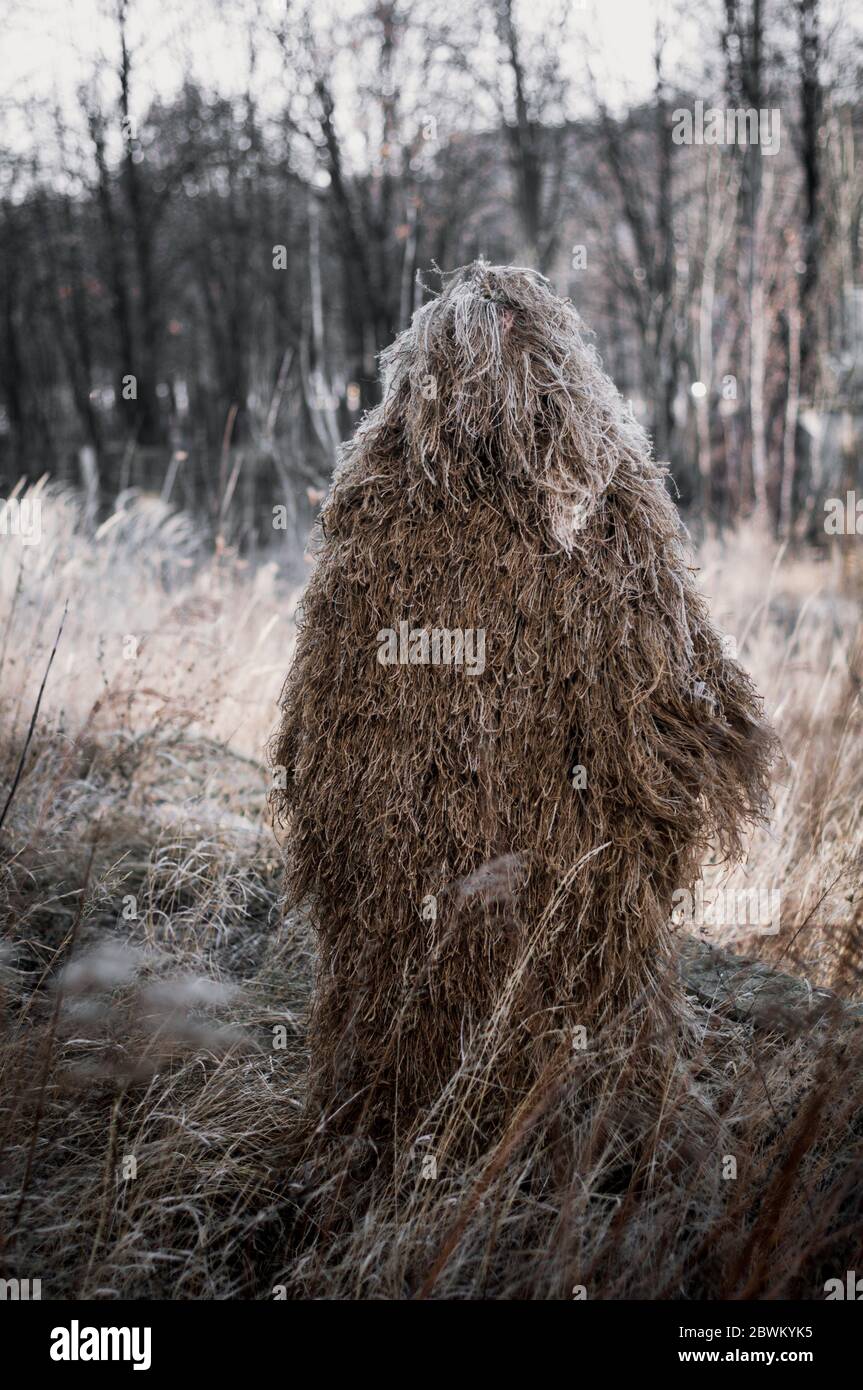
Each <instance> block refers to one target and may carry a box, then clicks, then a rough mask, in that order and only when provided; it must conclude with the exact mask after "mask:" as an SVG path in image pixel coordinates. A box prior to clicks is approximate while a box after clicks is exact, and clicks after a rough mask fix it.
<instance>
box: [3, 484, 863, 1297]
mask: <svg viewBox="0 0 863 1390" xmlns="http://www.w3.org/2000/svg"><path fill="white" fill-rule="evenodd" d="M41 497H42V530H43V536H42V540H41V542H40V543H39V544H38V545H32V546H27V545H24V544H22V542H21V540H20V538H17V537H4V538H2V540H0V705H2V725H0V728H2V747H0V757H2V764H3V768H2V793H0V811H2V803H4V802H6V800H7V797H8V794H9V789H10V788H11V787H12V785H13V782H14V780H15V777H16V772H17V770H18V767H19V763H20V761H21V758H22V753H23V752H24V751H25V749H26V757H25V759H24V763H23V768H22V770H21V776H20V780H19V781H18V784H17V787H16V788H15V791H14V795H13V797H12V799H11V802H9V804H8V809H7V811H6V814H5V821H4V823H3V826H2V832H0V863H2V877H0V914H2V919H3V942H2V947H0V951H1V952H2V954H0V991H2V1008H3V1016H2V1052H0V1059H2V1060H0V1065H2V1113H0V1132H2V1139H0V1145H2V1160H0V1161H2V1169H1V1170H0V1178H2V1189H0V1227H2V1229H3V1231H5V1237H4V1239H3V1269H2V1274H3V1275H5V1276H6V1277H18V1278H28V1277H29V1278H31V1279H32V1278H41V1280H42V1291H43V1297H44V1298H50V1297H59V1298H66V1297H74V1296H79V1297H91V1298H118V1297H158V1298H231V1297H244V1298H267V1299H268V1298H273V1297H281V1296H286V1297H357V1296H361V1297H373V1298H403V1297H411V1296H429V1297H458V1298H478V1297H486V1298H488V1297H492V1298H510V1297H528V1298H556V1297H572V1296H573V1291H575V1296H579V1294H580V1291H581V1290H584V1293H585V1294H586V1296H587V1297H589V1298H635V1297H642V1298H673V1297H687V1298H730V1297H740V1296H748V1297H758V1298H770V1297H782V1296H796V1297H804V1298H821V1297H823V1296H824V1295H823V1285H824V1282H825V1280H826V1279H828V1278H830V1277H834V1276H837V1275H838V1276H840V1277H844V1273H845V1271H846V1270H847V1269H853V1268H854V1267H855V1266H854V1259H855V1257H856V1253H859V1249H860V1245H861V1239H863V1080H861V1076H863V1071H861V1067H860V1053H861V1046H863V1038H861V1036H860V1035H861V1034H863V1029H858V1028H854V1027H853V1026H850V1025H849V1026H845V1025H843V1024H841V1023H840V1022H839V1020H838V1019H837V1018H833V1017H832V1015H829V1014H828V1015H827V1016H826V1017H822V1018H821V1019H820V1021H818V1022H815V1021H813V1019H812V1018H808V1019H807V1018H804V1019H803V1020H802V1021H801V1020H799V1019H798V1020H796V1021H795V1020H794V1019H789V1018H788V1017H787V1016H783V1015H782V1011H781V1010H777V1012H776V1014H775V1017H771V1016H765V1015H764V1014H763V1012H762V1016H760V1017H759V1019H758V1020H757V1021H755V1020H754V1018H753V1017H751V1016H746V1015H745V1014H743V1015H741V1014H739V1013H738V1014H737V1015H735V1013H734V1011H733V1010H732V1011H729V1010H728V1009H727V1008H726V1007H724V1006H723V1005H722V1003H721V1001H719V1000H717V1001H716V1003H715V1004H711V1003H710V1001H709V1000H705V998H703V997H696V995H695V994H694V993H693V995H692V997H691V999H690V1007H691V1018H690V1033H691V1037H690V1039H689V1042H688V1045H687V1047H686V1048H681V1047H677V1046H670V1045H669V1046H668V1047H667V1049H666V1051H667V1059H668V1060H667V1079H666V1084H665V1087H664V1090H663V1093H662V1094H661V1095H660V1096H657V1095H656V1094H654V1093H651V1094H642V1092H641V1090H640V1087H639V1074H640V1068H639V1057H638V1050H637V1048H636V1049H633V1050H631V1051H630V1052H629V1053H628V1054H627V1055H623V1056H616V1055H615V1052H614V1048H615V1044H614V1040H613V1039H609V1040H606V1046H605V1049H604V1051H603V1049H602V1048H600V1049H599V1053H598V1054H597V1055H594V1054H592V1053H591V1054H588V1055H587V1056H586V1057H584V1058H583V1059H581V1061H580V1062H579V1064H578V1065H579V1066H580V1067H581V1068H582V1074H581V1077H580V1079H579V1080H578V1082H577V1083H576V1082H574V1083H573V1085H571V1086H567V1087H564V1088H560V1087H558V1088H557V1089H556V1090H555V1091H554V1093H553V1094H551V1095H549V1096H548V1097H545V1098H544V1099H543V1103H542V1105H541V1106H540V1107H538V1108H537V1107H533V1109H532V1110H525V1111H524V1112H519V1114H518V1115H517V1116H516V1118H515V1122H514V1124H513V1126H512V1127H511V1129H510V1131H508V1132H507V1134H506V1135H505V1136H504V1137H503V1139H502V1140H501V1142H500V1143H499V1144H498V1145H497V1146H496V1147H495V1148H494V1149H493V1150H492V1151H490V1152H480V1153H477V1154H476V1156H475V1157H474V1158H472V1159H471V1160H470V1161H469V1162H468V1161H465V1162H459V1161H457V1160H456V1159H455V1158H453V1160H452V1161H451V1162H447V1154H453V1155H455V1154H456V1153H457V1152H458V1144H457V1143H456V1138H457V1136H458V1134H459V1132H460V1131H462V1130H464V1129H465V1128H466V1127H468V1126H469V1124H470V1115H469V1105H465V1102H464V1092H463V1091H462V1092H460V1093H459V1094H460V1095H461V1097H462V1099H461V1100H460V1101H459V1105H458V1107H456V1106H455V1105H453V1106H451V1107H450V1109H449V1111H446V1110H445V1108H444V1110H443V1111H442V1112H441V1115H439V1116H438V1117H437V1121H436V1125H437V1128H436V1134H437V1135H438V1138H439V1141H440V1142H438V1143H436V1149H435V1152H436V1153H437V1154H438V1156H439V1157H438V1164H437V1174H436V1176H434V1177H431V1176H428V1175H427V1169H428V1165H427V1164H424V1163H423V1159H424V1157H427V1155H428V1137H427V1136H424V1135H422V1134H417V1135H416V1136H415V1142H414V1143H413V1144H411V1145H410V1146H408V1148H407V1149H406V1150H405V1151H404V1152H399V1153H396V1154H393V1155H391V1156H389V1157H390V1158H391V1160H392V1161H391V1162H387V1163H386V1164H382V1165H379V1166H378V1167H375V1165H374V1164H373V1163H370V1162H369V1161H368V1156H367V1155H366V1156H365V1157H364V1158H363V1160H362V1161H360V1162H358V1161H357V1156H356V1155H355V1154H351V1153H349V1152H348V1153H345V1152H344V1151H341V1150H339V1149H337V1148H336V1147H334V1146H333V1145H332V1144H330V1143H329V1142H328V1141H327V1137H326V1136H325V1135H319V1134H314V1133H312V1134H311V1135H310V1134H309V1133H308V1132H307V1131H306V1130H304V1129H303V1128H302V1127H301V1126H300V1125H299V1123H298V1118H299V1115H300V1112H301V1109H302V1098H303V1086H304V1072H305V1066H306V1058H305V1052H304V1035H305V1017H306V1011H307V1005H308V999H309V994H310V989H311V983H312V979H313V970H314V943H313V942H312V941H311V940H310V938H309V934H308V932H307V930H306V928H305V926H304V923H303V922H302V921H301V920H299V919H296V918H293V917H288V918H285V916H284V914H283V912H282V910H281V906H280V879H281V859H280V852H279V849H278V846H277V844H276V842H275V839H274V836H273V833H272V830H271V828H270V825H269V822H268V819H267V813H266V793H267V788H268V774H267V769H266V762H265V752H264V750H265V744H266V741H267V738H268V736H269V734H270V732H271V730H272V727H273V724H274V721H275V713H276V705H275V702H276V699H277V697H278V693H279V690H280V687H281V682H282V678H283V676H284V673H285V670H286V668H287V666H288V663H289V661H290V656H291V647H292V636H293V614H294V612H295V609H296V604H297V601H298V599H299V597H300V594H301V585H302V573H303V562H302V558H301V557H300V556H298V555H297V553H296V551H295V550H292V551H291V553H290V554H288V553H287V552H284V553H282V552H279V551H277V550H274V551H273V553H272V556H271V557H268V558H266V559H265V560H263V561H260V562H251V561H247V560H245V559H242V558H240V557H239V556H238V555H237V554H235V553H233V552H232V551H231V549H230V548H229V547H227V546H225V545H216V546H215V548H214V546H213V544H212V542H210V541H207V540H205V538H204V536H203V535H202V534H200V533H199V532H198V530H197V529H196V527H195V524H194V523H193V521H191V520H190V519H189V518H188V517H184V516H181V515H176V514H172V513H171V512H170V511H169V510H168V509H167V508H165V507H164V506H162V504H161V503H160V502H159V501H158V500H156V499H154V498H149V497H137V498H136V497H130V498H128V499H126V501H125V503H124V505H123V506H122V507H121V508H119V509H118V510H117V511H116V512H115V514H114V515H113V516H111V517H110V518H109V519H108V520H107V521H106V522H105V523H104V524H102V525H101V526H100V527H99V529H98V531H97V532H96V533H95V534H94V532H93V530H92V528H91V527H89V526H88V525H87V523H86V521H85V519H84V517H83V516H82V514H81V511H80V508H79V505H78V503H77V502H76V499H75V498H74V496H72V495H71V494H68V493H63V492H60V491H57V490H52V489H51V488H50V487H44V486H43V488H42V490H41ZM277 534H280V533H277ZM832 544H833V545H834V546H835V547H836V549H835V550H833V551H831V552H830V553H828V554H826V555H820V554H819V555H816V554H814V553H805V552H795V553H791V552H783V551H781V550H780V549H779V548H777V547H776V546H775V545H774V544H773V543H772V542H770V541H768V540H766V539H765V538H764V537H761V536H758V535H756V534H752V533H740V534H738V535H735V536H732V537H727V538H725V540H724V541H722V542H720V541H719V540H717V539H711V540H708V541H707V542H705V544H704V545H703V547H702V549H701V553H700V555H699V557H698V561H699V564H700V565H701V567H702V581H703V583H704V586H705V588H706V590H707V592H708V593H709V594H710V596H711V600H712V603H713V607H714V613H715V616H716V619H717V622H718V624H719V626H720V627H721V629H722V630H723V632H724V633H726V634H728V636H729V637H730V638H731V639H732V640H733V641H734V642H735V643H736V648H737V651H738V653H739V656H740V659H741V660H742V662H743V664H744V665H745V666H746V667H747V668H748V669H749V670H750V671H751V672H752V674H753V676H754V677H755V679H756V681H757V683H758V684H759V686H760V688H761V689H762V690H763V691H764V693H765V697H766V703H767V707H768V710H769V712H770V713H771V715H772V717H773V719H774V721H775V723H776V726H777V728H778V731H779V733H780V736H781V738H782V741H783V746H784V753H785V762H784V765H783V766H781V767H780V768H779V769H778V770H777V785H776V791H775V798H776V801H775V814H774V816H773V819H772V821H771V824H770V827H769V828H768V829H766V830H764V831H762V832H759V833H758V834H757V835H756V837H755V838H754V840H753V843H752V846H751V853H750V855H749V858H748V861H747V862H746V864H745V865H743V866H741V867H740V868H738V869H736V870H735V871H734V874H733V876H732V878H731V880H730V883H731V885H732V886H735V885H736V886H751V885H753V884H754V885H756V886H759V887H770V888H779V889H781V894H782V916H781V929H780V931H779V933H778V934H777V935H775V936H769V937H768V936H759V937H756V938H753V939H742V940H735V941H734V943H733V948H734V950H736V951H738V952H745V953H746V954H748V955H752V956H760V957H761V958H762V959H765V960H770V961H772V962H775V963H776V965H777V966H778V968H780V969H781V970H782V971H784V972H787V973H789V974H794V975H797V976H799V977H801V978H805V979H806V980H808V981H809V982H810V983H811V985H812V986H813V987H814V986H824V987H829V988H832V989H834V990H836V991H837V992H838V993H839V994H840V995H841V996H843V997H844V998H846V999H859V998H860V997H861V989H863V967H861V960H863V952H861V929H860V924H861V884H860V868H861V817H863V764H861V759H860V755H859V740H860V723H861V713H863V712H861V705H860V689H861V678H863V650H861V645H860V633H861V628H860V616H861V610H860V600H861V596H863V580H861V571H860V569H859V567H858V565H857V560H856V556H855V553H854V544H855V540H854V538H853V537H849V538H835V539H833V540H832ZM64 609H65V610H66V613H65V620H64V618H63V615H64ZM61 621H62V622H63V628H62V634H61V636H60V640H59V643H58V644H57V650H56V654H55V655H54V658H53V662H52V664H51V667H50V673H49V675H48V680H47V683H46V686H45V691H44V695H43V697H42V700H41V707H40V709H39V714H38V718H37V720H36V723H35V728H34V731H33V735H32V738H31V739H30V741H29V744H28V730H29V727H30V724H31V719H32V717H33V713H34V709H35V707H36V703H37V699H38V696H39V687H40V683H41V682H42V679H43V677H44V675H45V672H46V668H47V667H48V664H49V659H50V657H51V652H52V648H53V647H54V644H55V639H56V638H57V633H58V630H59V629H60V626H61ZM641 1045H642V1046H645V1047H651V1048H654V1049H655V1048H657V1047H659V1046H662V1040H657V1039H645V1040H643V1043H642V1044H641ZM610 1057H611V1058H612V1059H613V1062H614V1064H613V1065H611V1066H609V1064H608V1063H609V1058H610ZM591 1069H593V1072H592V1073H591ZM582 1082H583V1083H584V1084H581V1083H582ZM587 1096H590V1100H589V1101H588V1100H587V1099H585V1097H587ZM441 1136H442V1137H441ZM729 1158H733V1159H734V1160H735V1165H736V1176H731V1175H730V1169H731V1168H733V1167H734V1166H735V1165H729V1163H728V1162H727V1160H728V1159H729ZM424 1170H426V1171H424Z"/></svg>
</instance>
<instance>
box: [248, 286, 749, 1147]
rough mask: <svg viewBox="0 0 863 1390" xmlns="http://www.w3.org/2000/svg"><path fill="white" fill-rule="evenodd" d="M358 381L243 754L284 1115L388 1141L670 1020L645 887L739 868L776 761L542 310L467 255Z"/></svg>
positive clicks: (659, 480) (586, 350)
mask: <svg viewBox="0 0 863 1390" xmlns="http://www.w3.org/2000/svg"><path fill="white" fill-rule="evenodd" d="M382 361H383V366H384V393H383V400H382V403H381V404H380V405H379V406H377V407H376V408H375V409H373V410H371V411H370V412H369V413H368V414H367V415H366V416H365V418H364V419H363V421H362V422H361V424H360V425H359V427H358V429H357V431H356V434H355V436H354V438H353V439H352V440H351V441H350V442H349V443H348V444H347V445H346V446H345V447H344V450H343V454H342V457H341V459H340V462H339V466H338V468H337V470H336V473H335V476H334V479H333V484H332V487H331V490H330V493H329V496H328V498H327V500H326V503H325V505H324V507H323V511H322V516H321V533H322V534H321V544H320V549H319V554H318V557H317V563H316V568H315V570H314V573H313V576H312V578H311V580H310V583H309V585H308V589H307V591H306V594H305V599H304V604H303V612H302V615H301V621H300V627H299V633H298V639H297V646H296V653H295V656H294V660H293V664H292V667H291V670H290V671H289V673H288V677H287V680H286V683H285V687H284V691H283V695H282V718H281V725H280V728H279V730H278V732H277V734H276V735H275V737H274V740H273V745H272V751H271V756H272V760H273V762H274V764H275V766H276V772H277V778H276V781H275V785H276V787H277V790H276V792H275V793H274V800H275V812H276V818H277V820H279V821H280V822H281V823H283V824H285V825H286V826H287V836H286V850H287V881H288V890H289V898H290V900H291V901H292V902H293V903H294V904H296V905H304V906H305V908H306V910H307V911H308V913H309V915H310V919H311V923H312V926H313V928H314V931H315V933H316V936H317V940H318V946H319V963H318V973H317V983H316V992H315V999H314V1004H313V1012H312V1018H311V1063H312V1066H311V1086H310V1106H311V1107H312V1111H313V1113H314V1114H315V1115H316V1116H317V1117H318V1121H319V1122H320V1120H321V1118H322V1117H323V1118H324V1119H325V1120H326V1119H327V1117H329V1122H330V1123H332V1124H334V1125H348V1126H354V1128H355V1129H362V1130H363V1131H364V1132H368V1133H375V1134H378V1135H380V1134H391V1133H392V1132H393V1127H394V1126H397V1127H399V1128H401V1126H402V1124H403V1123H404V1124H406V1125H410V1124H412V1123H413V1122H415V1121H417V1122H420V1123H421V1122H422V1120H421V1119H420V1117H422V1116H425V1115H427V1114H428V1113H429V1109H430V1107H434V1105H435V1103H436V1101H437V1100H438V1098H439V1097H441V1096H442V1095H443V1094H444V1093H445V1092H447V1088H449V1092H448V1093H449V1094H454V1093H455V1092H454V1091H453V1088H454V1087H455V1088H456V1091H457V1088H458V1085H459V1084H460V1082H459V1078H461V1079H462V1081H463V1080H464V1078H465V1077H468V1078H469V1081H470V1086H471V1087H472V1089H470V1090H469V1094H470V1096H471V1100H470V1101H469V1102H468V1104H470V1105H473V1106H475V1107H476V1108H477V1112H478V1113H477V1115H476V1122H477V1125H478V1126H479V1128H480V1129H482V1128H483V1126H486V1127H488V1126H493V1125H494V1123H496V1117H497V1119H499V1118H500V1116H506V1115H509V1114H512V1113H513V1110H514V1108H515V1107H516V1106H517V1105H519V1104H522V1105H523V1104H525V1103H526V1101H525V1098H527V1099H528V1100H529V1098H530V1093H531V1088H535V1086H536V1084H537V1082H538V1081H539V1080H540V1078H541V1077H542V1076H543V1075H544V1074H546V1073H547V1069H548V1066H549V1064H550V1062H553V1059H554V1058H555V1057H557V1056H560V1057H565V1056H566V1055H567V1054H568V1055H569V1057H570V1060H571V1057H572V1043H571V1041H570V1039H571V1035H572V1034H573V1030H575V1029H585V1030H586V1031H587V1033H588V1034H594V1035H595V1034H596V1033H597V1031H598V1030H601V1029H602V1028H605V1027H607V1026H608V1025H609V1024H613V1023H614V1022H615V1020H618V1019H619V1020H624V1019H629V1020H635V1026H638V1023H637V1021H638V1020H639V1019H640V1018H642V1017H643V1014H644V1011H645V1010H647V1011H651V1010H653V1011H655V1012H657V1013H658V1014H661V1013H662V1011H663V1009H664V1010H665V1011H666V1018H668V1017H670V1018H671V1019H672V1028H673V1018H674V1007H673V1002H674V1001H673V996H674V989H673V986H672V985H670V984H669V983H668V971H667V959H668V956H669V953H670V933H671V926H670V920H669V919H670V913H671V909H672V895H673V893H674V891H675V889H680V888H690V887H691V886H692V885H693V883H694V881H695V880H696V879H697V877H698V873H699V861H700V859H701V857H702V856H703V854H704V852H705V850H706V849H707V848H708V846H710V845H715V846H718V847H721V850H722V851H724V853H725V854H726V855H728V856H739V855H740V853H741V852H742V845H741V835H742V833H743V830H744V828H745V826H746V824H747V822H752V821H754V820H756V819H759V818H761V817H763V815H764V813H765V807H766V805H767V804H768V803H767V778H768V771H769V766H770V762H771V759H772V756H773V747H774V740H773V735H772V733H771V731H770V729H769V727H768V726H767V724H766V723H765V720H764V717H763V713H762V710H761V706H760V701H759V698H758V696H757V694H756V691H755V690H754V688H753V686H752V683H751V682H750V680H749V678H748V676H747V675H746V674H745V672H744V671H743V670H742V669H741V667H740V666H739V665H738V664H737V662H736V661H734V660H732V659H730V658H729V656H728V655H726V653H725V651H724V649H723V642H722V639H721V637H720V635H719V633H718V632H717V630H716V629H715V628H714V627H713V626H712V624H711V622H710V619H709V616H708V613H707V608H706V604H705V601H704V599H703V597H702V596H701V594H700V593H699V591H698V589H697V588H696V584H695V581H694V575H693V569H692V566H691V564H690V563H689V561H688V559H687V552H686V548H685V544H684V542H685V533H684V531H683V528H682V526H681V523H680V520H679V518H678V514H677V511H676V508H675V506H674V504H673V502H672V501H671V499H670V497H669V494H668V492H667V490H666V486H665V482H664V474H665V472H666V470H665V469H664V468H663V467H661V466H660V465H659V464H657V463H655V462H653V461H652V459H651V456H650V447H649V444H648V440H647V438H646V436H645V434H644V432H643V431H642V430H641V428H640V427H639V426H638V424H637V423H636V422H635V420H634V419H633V416H632V413H631V411H630V410H629V409H628V408H627V407H625V406H624V403H623V402H622V400H621V398H620V396H619V394H618V392H617V390H616V388H615V387H614V385H613V384H612V382H611V381H610V379H609V378H608V377H607V376H606V375H605V374H604V372H603V371H602V369H601V366H600V362H599V359H598V357H597V354H596V352H595V350H594V349H593V347H592V346H590V345H589V344H588V343H587V342H586V341H585V330H584V328H583V325H582V323H581V320H580V318H579V316H578V314H577V313H576V311H575V309H574V308H573V306H572V304H571V303H570V302H569V301H568V300H565V299H561V298H558V297H557V296H556V295H555V294H554V293H553V292H552V291H551V289H550V287H549V285H548V282H547V281H546V280H545V279H544V277H542V276H541V275H539V274H537V273H535V272H533V271H530V270H525V269H521V268H514V267H510V266H492V265H488V264H486V263H484V262H479V263H476V264H474V265H472V266H470V267H469V268H467V269H465V270H462V271H460V272H457V273H455V274H454V275H453V276H452V277H449V278H448V283H446V285H445V288H444V290H443V292H442V293H441V294H440V295H439V296H438V297H437V298H435V299H433V300H432V301H431V302H429V303H427V304H425V305H424V306H423V307H421V308H420V309H419V310H418V311H417V312H416V313H415V314H414V317H413V321H412V323H411V325H410V327H409V328H407V329H406V330H405V331H404V332H403V333H401V334H400V335H399V337H398V338H397V339H396V341H395V342H394V343H393V344H392V346H391V347H390V348H389V349H388V350H387V351H386V352H385V353H384V354H383V355H382ZM669 1011H670V1012H669ZM465 1094H467V1092H465ZM479 1112H481V1113H479Z"/></svg>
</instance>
